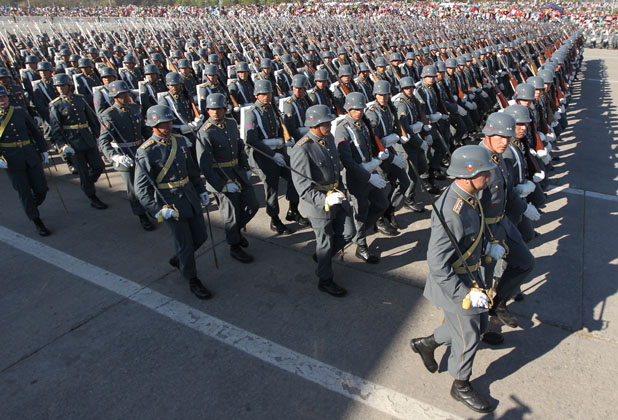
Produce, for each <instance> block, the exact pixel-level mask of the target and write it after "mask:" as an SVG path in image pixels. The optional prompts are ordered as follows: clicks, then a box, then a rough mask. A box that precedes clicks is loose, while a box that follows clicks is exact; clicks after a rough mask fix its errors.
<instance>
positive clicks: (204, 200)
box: [200, 184, 236, 207]
mask: <svg viewBox="0 0 618 420" xmlns="http://www.w3.org/2000/svg"><path fill="white" fill-rule="evenodd" d="M234 185H236V184H234ZM200 200H202V206H204V207H206V206H207V205H208V203H210V196H209V195H208V192H203V193H201V194H200Z"/></svg>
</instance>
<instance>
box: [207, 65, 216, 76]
mask: <svg viewBox="0 0 618 420" xmlns="http://www.w3.org/2000/svg"><path fill="white" fill-rule="evenodd" d="M204 74H206V75H207V76H214V75H216V74H217V66H215V65H214V64H208V65H207V66H206V67H204Z"/></svg>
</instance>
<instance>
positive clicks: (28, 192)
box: [0, 86, 51, 236]
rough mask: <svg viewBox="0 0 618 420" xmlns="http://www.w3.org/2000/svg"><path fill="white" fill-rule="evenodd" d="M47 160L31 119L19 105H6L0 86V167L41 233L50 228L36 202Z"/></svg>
mask: <svg viewBox="0 0 618 420" xmlns="http://www.w3.org/2000/svg"><path fill="white" fill-rule="evenodd" d="M41 161H43V163H48V162H49V154H48V153H47V145H46V144H45V141H44V140H43V136H42V135H41V132H40V131H39V128H38V127H37V126H36V124H35V123H34V120H33V119H32V117H31V116H30V114H28V112H26V111H25V110H24V109H23V108H20V107H14V106H12V105H9V98H8V92H7V91H6V88H5V87H4V86H0V169H6V170H7V175H8V176H9V179H10V180H11V184H12V185H13V188H14V189H15V191H17V193H18V194H19V199H20V201H21V204H22V207H23V208H24V210H25V212H26V216H28V218H29V219H30V220H32V222H33V223H34V225H35V227H36V230H37V232H38V234H39V235H41V236H48V235H49V234H50V233H51V232H50V231H49V230H48V229H47V227H45V225H44V224H43V222H42V221H41V217H40V214H39V209H38V206H40V205H41V204H42V203H43V201H44V200H45V196H46V195H47V190H48V188H47V182H46V180H45V174H44V173H43V164H42V163H41Z"/></svg>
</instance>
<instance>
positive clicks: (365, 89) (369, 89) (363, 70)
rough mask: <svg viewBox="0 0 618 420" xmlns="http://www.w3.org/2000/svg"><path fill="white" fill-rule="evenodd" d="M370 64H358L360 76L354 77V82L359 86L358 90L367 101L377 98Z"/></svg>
mask: <svg viewBox="0 0 618 420" xmlns="http://www.w3.org/2000/svg"><path fill="white" fill-rule="evenodd" d="M370 71H371V70H370V69H369V66H367V64H365V63H360V64H359V65H358V77H357V78H355V79H354V83H355V84H356V86H358V91H359V92H361V93H362V94H363V96H364V97H365V102H371V101H373V100H374V99H375V98H374V97H373V82H372V81H371V78H370V77H369V74H370Z"/></svg>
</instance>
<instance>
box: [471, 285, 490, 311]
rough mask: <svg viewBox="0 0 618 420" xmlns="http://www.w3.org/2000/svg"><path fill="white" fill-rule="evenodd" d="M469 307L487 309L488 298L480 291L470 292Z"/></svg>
mask: <svg viewBox="0 0 618 420" xmlns="http://www.w3.org/2000/svg"><path fill="white" fill-rule="evenodd" d="M470 305H471V306H472V307H473V308H486V309H487V308H489V297H487V295H486V294H485V293H484V292H481V291H480V290H470Z"/></svg>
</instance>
